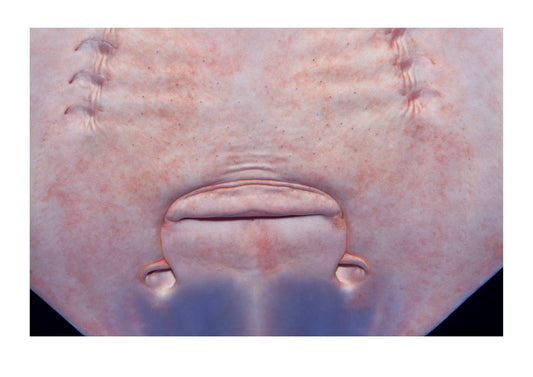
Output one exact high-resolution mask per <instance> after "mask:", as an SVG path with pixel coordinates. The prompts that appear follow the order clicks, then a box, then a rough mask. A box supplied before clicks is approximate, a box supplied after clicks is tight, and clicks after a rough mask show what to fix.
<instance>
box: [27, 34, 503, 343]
mask: <svg viewBox="0 0 533 377" xmlns="http://www.w3.org/2000/svg"><path fill="white" fill-rule="evenodd" d="M236 182H237V183H239V182H240V184H241V188H240V189H239V188H237V186H238V184H237V183H236ZM252 183H253V184H252ZM220 184H227V185H230V186H232V188H231V189H230V190H228V191H227V192H224V195H222V194H220V193H221V192H222V191H216V190H215V191H212V192H213V193H214V194H213V195H214V196H213V195H212V196H209V195H207V194H206V195H205V196H204V197H203V198H204V199H203V200H199V201H197V203H196V204H194V205H192V204H190V206H189V207H188V209H187V210H188V212H187V213H188V215H187V218H184V219H179V220H177V221H174V222H173V223H170V222H169V221H171V220H172V218H171V217H170V216H168V214H167V211H168V210H169V209H171V208H173V206H174V205H178V206H179V205H180V203H183V198H185V197H187V195H189V194H190V193H191V192H194V191H195V190H201V191H202V190H204V191H206V192H208V191H209V188H213V187H217V186H216V185H220ZM272 185H274V186H275V187H281V188H280V189H279V190H278V191H275V192H274V191H272V189H271V188H272ZM243 187H244V188H243ZM304 192H305V193H304ZM217 193H218V194H220V195H216V194H217ZM306 193H315V194H316V195H311V194H309V195H308V194H306ZM298 198H300V199H298ZM325 198H327V200H326V199H325ZM330 199H331V200H330ZM324 200H325V202H324ZM176 203H177V204H176ZM189 203H192V201H189ZM242 203H248V204H247V205H246V206H248V207H246V206H245V207H246V208H244V209H243V208H241V207H242ZM321 203H322V204H323V203H330V204H331V203H336V205H337V206H338V212H336V211H337V210H335V211H333V212H332V213H330V212H327V211H325V210H324V207H322V204H321ZM239 206H241V207H239ZM236 208H239V211H241V212H242V213H241V215H240V218H238V219H230V217H235V216H237V215H235V211H236ZM280 208H281V209H280ZM328 208H331V207H328ZM215 209H216V210H215ZM301 212H305V213H306V216H299V214H301ZM266 213H270V214H269V215H266ZM297 215H298V216H297ZM268 217H271V218H268ZM209 218H211V219H209ZM174 220H176V219H174ZM502 259H503V258H502V32H501V30H487V29H475V30H463V29H450V30H447V29H429V30H426V29H415V30H403V29H394V30H384V29H378V30H370V29H362V30H358V29H355V30H351V29H309V30H305V29H219V30H209V29H171V30H166V29H149V30H137V29H119V30H101V29H94V30H91V29H73V30H69V29H58V30H55V29H33V30H32V31H31V287H32V289H33V290H34V291H35V292H37V293H38V294H39V295H40V296H41V297H43V298H44V299H45V300H46V301H47V302H49V303H50V304H51V305H52V306H53V307H54V308H55V309H56V310H58V311H59V312H60V313H61V314H63V315H64V316H65V317H66V318H67V319H68V320H69V321H70V322H71V323H73V324H74V326H76V327H77V328H78V329H79V330H80V331H81V332H82V333H84V334H90V335H134V334H148V335H156V334H173V335H179V334H190V335H195V334H207V335H209V334H238V335H241V334H255V335H277V334H294V335H303V334H311V335H323V334H325V335H341V334H347V335H421V334H425V333H427V332H428V331H430V330H431V329H432V328H434V327H435V326H436V325H437V324H438V323H439V322H440V321H441V320H442V319H444V318H445V317H446V316H447V315H448V314H449V313H450V312H451V311H452V310H453V309H454V308H456V307H457V306H458V305H459V304H460V303H461V302H462V301H463V300H464V299H465V298H467V297H468V296H469V295H470V294H471V293H472V292H473V291H474V290H475V289H476V288H477V287H479V286H480V285H481V284H482V283H483V282H484V281H486V280H487V279H488V278H489V277H490V276H492V275H493V274H494V273H495V272H496V271H497V270H498V269H499V268H500V267H501V265H502ZM154 266H155V267H154ZM180 271H181V272H180Z"/></svg>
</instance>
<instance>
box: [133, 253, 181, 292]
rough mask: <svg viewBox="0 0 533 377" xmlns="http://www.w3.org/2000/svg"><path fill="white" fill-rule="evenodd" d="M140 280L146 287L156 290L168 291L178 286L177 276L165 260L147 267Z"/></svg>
mask: <svg viewBox="0 0 533 377" xmlns="http://www.w3.org/2000/svg"><path fill="white" fill-rule="evenodd" d="M140 278H141V281H142V282H143V283H144V285H146V286H147V287H149V288H153V289H156V290H167V289H170V288H172V287H174V286H175V285H176V276H175V275H174V272H173V271H172V269H171V268H170V266H169V265H168V263H167V262H166V260H164V259H161V260H160V261H157V262H155V263H152V264H150V265H148V266H146V267H145V268H144V270H143V271H142V272H141V276H140Z"/></svg>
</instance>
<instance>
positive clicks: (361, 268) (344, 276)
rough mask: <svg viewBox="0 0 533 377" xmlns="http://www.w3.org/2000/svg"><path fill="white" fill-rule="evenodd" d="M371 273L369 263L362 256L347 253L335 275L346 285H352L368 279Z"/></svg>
mask: <svg viewBox="0 0 533 377" xmlns="http://www.w3.org/2000/svg"><path fill="white" fill-rule="evenodd" d="M368 273H369V268H368V264H367V263H366V261H365V260H363V259H362V258H360V257H356V256H354V255H351V254H348V253H345V254H344V255H343V257H342V258H341V260H340V261H339V264H338V265H337V269H336V270H335V277H336V278H337V280H338V281H339V282H340V283H341V285H342V286H344V287H348V288H349V287H352V286H354V285H355V284H357V283H359V282H361V281H363V280H365V279H366V277H367V276H368Z"/></svg>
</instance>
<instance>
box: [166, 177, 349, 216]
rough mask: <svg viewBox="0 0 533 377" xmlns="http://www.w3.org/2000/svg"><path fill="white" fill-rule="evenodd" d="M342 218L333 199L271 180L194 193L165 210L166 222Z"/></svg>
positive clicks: (312, 189)
mask: <svg viewBox="0 0 533 377" xmlns="http://www.w3.org/2000/svg"><path fill="white" fill-rule="evenodd" d="M303 216H327V217H335V216H339V217H342V211H341V208H340V206H339V204H338V203H337V201H336V200H335V199H333V198H332V197H331V196H330V195H328V194H326V193H325V192H323V191H321V190H318V189H316V188H314V187H310V186H306V185H302V184H298V183H291V182H283V181H273V180H242V181H233V182H225V183H219V184H215V185H210V186H205V187H202V188H199V189H197V190H194V191H192V192H190V193H188V194H186V195H184V196H182V197H181V198H179V199H178V200H176V201H175V202H174V203H173V204H172V205H171V206H170V208H169V209H168V211H167V214H166V216H165V221H167V222H177V221H181V220H187V219H194V220H205V221H232V220H246V219H248V220H252V219H261V218H268V219H274V218H289V217H303Z"/></svg>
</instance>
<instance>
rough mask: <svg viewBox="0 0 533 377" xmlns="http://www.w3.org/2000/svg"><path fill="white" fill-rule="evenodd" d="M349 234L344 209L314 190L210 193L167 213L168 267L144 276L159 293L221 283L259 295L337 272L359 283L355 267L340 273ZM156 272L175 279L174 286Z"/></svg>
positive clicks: (198, 193) (243, 185)
mask: <svg viewBox="0 0 533 377" xmlns="http://www.w3.org/2000/svg"><path fill="white" fill-rule="evenodd" d="M346 229H347V227H346V222H345V220H344V216H343V213H342V210H341V207H340V205H339V204H338V202H337V201H336V200H335V199H334V198H333V197H332V196H331V195H329V194H327V193H325V192H323V191H321V190H319V189H317V188H314V187H311V186H306V185H303V184H299V183H293V182H283V181H275V180H238V181H231V182H224V183H218V184H214V185H209V186H204V187H201V188H199V189H196V190H194V191H191V192H189V193H188V194H185V195H183V196H181V197H179V198H178V199H176V200H175V201H174V202H173V203H172V204H171V205H170V206H169V208H168V210H167V212H166V214H165V216H164V220H163V223H162V226H161V233H160V235H161V238H160V239H161V248H162V253H163V261H164V262H165V265H164V266H162V265H161V264H156V265H155V267H153V268H151V267H150V266H149V267H150V268H147V269H146V273H145V274H144V275H143V276H145V279H144V280H146V283H147V285H150V284H151V283H150V282H152V283H153V285H154V286H156V287H157V286H160V285H161V286H166V287H169V286H173V283H175V282H176V281H177V284H178V285H181V286H184V285H187V284H195V283H198V282H203V281H208V280H210V279H216V278H219V279H227V278H230V279H236V281H239V282H240V283H239V284H242V285H243V286H247V287H252V286H256V287H257V286H258V285H263V286H266V285H268V284H270V283H268V282H269V281H274V280H275V279H278V278H281V277H283V276H285V277H287V276H288V277H290V278H293V279H329V280H331V279H335V277H336V276H337V272H339V273H340V274H339V279H340V278H343V279H344V280H350V279H351V280H358V281H359V280H360V278H359V276H358V275H357V276H355V275H354V276H351V275H350V274H347V273H346V272H345V270H346V269H347V268H348V269H350V268H349V267H350V266H351V267H352V268H359V266H358V265H357V264H356V263H353V261H348V262H346V261H344V260H343V261H342V263H341V265H339V261H341V259H342V258H343V255H344V254H345V253H346V239H347V233H346ZM348 264H349V265H350V266H348ZM339 266H340V267H339ZM339 268H340V269H339ZM158 271H163V272H167V273H166V275H169V276H170V274H169V273H172V276H174V278H175V280H174V282H173V281H172V279H166V275H165V274H161V275H162V276H161V277H160V276H159V273H158ZM152 275H154V276H152ZM352 275H353V274H352ZM148 283H150V284H148Z"/></svg>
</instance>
